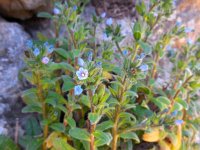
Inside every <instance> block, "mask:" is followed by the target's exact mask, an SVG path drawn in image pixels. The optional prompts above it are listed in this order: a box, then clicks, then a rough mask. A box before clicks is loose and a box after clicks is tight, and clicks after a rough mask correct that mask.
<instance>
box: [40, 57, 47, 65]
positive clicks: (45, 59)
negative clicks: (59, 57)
mask: <svg viewBox="0 0 200 150" xmlns="http://www.w3.org/2000/svg"><path fill="white" fill-rule="evenodd" d="M42 63H43V64H45V65H46V64H48V63H49V58H48V57H43V58H42Z"/></svg>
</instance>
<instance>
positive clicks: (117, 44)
mask: <svg viewBox="0 0 200 150" xmlns="http://www.w3.org/2000/svg"><path fill="white" fill-rule="evenodd" d="M115 45H116V46H117V50H118V52H119V53H120V54H121V56H122V57H124V55H123V53H122V49H121V48H120V46H119V43H118V42H115Z"/></svg>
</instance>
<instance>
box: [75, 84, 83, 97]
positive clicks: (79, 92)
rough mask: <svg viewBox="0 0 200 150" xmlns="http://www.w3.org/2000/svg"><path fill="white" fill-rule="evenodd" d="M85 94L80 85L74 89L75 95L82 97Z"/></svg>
mask: <svg viewBox="0 0 200 150" xmlns="http://www.w3.org/2000/svg"><path fill="white" fill-rule="evenodd" d="M82 92H83V89H82V88H81V86H80V85H76V86H75V87H74V95H80V94H81V93H82Z"/></svg>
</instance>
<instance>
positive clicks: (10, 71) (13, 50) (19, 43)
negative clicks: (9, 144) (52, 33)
mask: <svg viewBox="0 0 200 150" xmlns="http://www.w3.org/2000/svg"><path fill="white" fill-rule="evenodd" d="M0 20H1V21H0V89H1V90H0V124H1V125H0V134H9V135H12V134H13V133H14V132H13V130H12V128H13V127H14V126H13V125H14V124H15V118H17V117H20V113H21V108H22V101H21V100H20V92H21V91H22V87H23V86H22V84H21V82H20V81H19V79H18V77H19V71H20V69H21V68H22V67H23V60H22V56H23V52H24V50H25V49H26V48H25V42H26V41H27V40H28V39H29V38H30V37H29V35H28V34H27V33H26V32H25V31H24V29H23V27H22V26H21V25H19V24H17V23H9V22H6V21H4V20H2V19H0ZM7 116H9V117H7ZM10 132H11V133H10ZM12 132H13V133H12Z"/></svg>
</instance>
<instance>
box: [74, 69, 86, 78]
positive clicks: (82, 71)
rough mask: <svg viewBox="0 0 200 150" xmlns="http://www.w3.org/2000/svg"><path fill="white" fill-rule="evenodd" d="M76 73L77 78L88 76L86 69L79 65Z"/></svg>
mask: <svg viewBox="0 0 200 150" xmlns="http://www.w3.org/2000/svg"><path fill="white" fill-rule="evenodd" d="M76 75H77V77H78V79H79V80H85V79H87V78H88V70H87V69H84V68H82V67H81V68H79V70H78V71H76Z"/></svg>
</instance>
